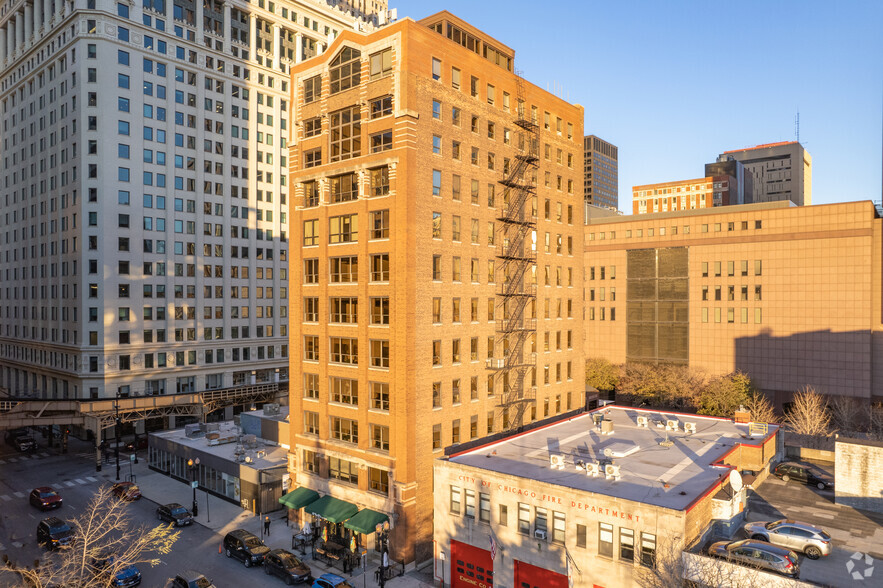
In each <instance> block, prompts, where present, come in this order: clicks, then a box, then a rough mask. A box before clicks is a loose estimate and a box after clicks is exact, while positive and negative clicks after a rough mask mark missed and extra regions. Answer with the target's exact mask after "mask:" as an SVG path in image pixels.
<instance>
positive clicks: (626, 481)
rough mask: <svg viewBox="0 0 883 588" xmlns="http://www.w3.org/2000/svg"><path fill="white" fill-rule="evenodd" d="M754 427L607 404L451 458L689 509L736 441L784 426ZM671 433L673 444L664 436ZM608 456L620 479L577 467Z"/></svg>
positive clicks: (721, 469)
mask: <svg viewBox="0 0 883 588" xmlns="http://www.w3.org/2000/svg"><path fill="white" fill-rule="evenodd" d="M597 414H603V415H604V418H605V420H609V421H612V423H613V432H612V433H610V434H602V433H601V430H600V428H599V427H597V426H595V424H594V422H593V415H597ZM639 416H646V417H648V421H649V426H648V427H646V428H645V427H639V426H638V424H637V422H638V417H639ZM669 420H671V421H677V422H678V430H677V431H674V430H672V431H666V429H665V422H666V421H669ZM688 422H689V423H695V425H696V432H695V433H692V434H687V433H686V432H685V431H684V423H688ZM658 424H661V425H662V426H661V427H660V426H658ZM748 429H749V427H748V425H747V424H736V423H734V422H733V421H731V420H728V419H719V418H713V417H704V416H700V415H686V414H681V413H670V412H660V411H653V410H643V409H634V408H626V407H617V406H607V407H604V408H600V409H597V410H594V411H592V412H589V413H585V414H581V415H578V416H576V417H572V418H570V419H567V420H564V421H560V422H557V423H553V424H551V425H547V426H544V427H541V428H538V429H536V430H534V431H529V432H526V433H523V434H520V435H514V436H512V437H508V438H505V439H502V440H500V441H496V442H494V443H490V444H488V445H483V446H481V447H478V448H475V449H471V450H468V451H464V452H462V453H455V454H453V455H451V456H450V457H449V458H448V460H449V461H450V462H451V463H457V464H463V465H467V466H473V467H476V468H481V469H483V470H488V471H492V472H497V473H499V474H506V475H510V476H517V477H520V478H527V479H531V480H538V481H542V482H547V483H550V484H555V485H558V486H564V487H566V488H572V489H574V490H581V491H585V492H592V493H596V494H603V495H608V496H614V497H617V498H622V499H626V500H632V501H635V502H641V503H645V504H651V505H655V506H659V507H663V508H670V509H675V510H685V509H687V508H688V507H689V506H690V505H691V504H692V503H693V502H694V501H696V500H697V499H698V498H700V497H701V496H702V495H704V494H705V493H706V492H708V491H709V490H711V489H712V488H713V487H714V486H715V484H717V482H718V480H719V479H720V477H721V476H726V475H728V474H729V472H730V468H729V467H726V466H722V465H715V462H717V461H718V460H720V459H721V458H722V457H723V456H724V455H726V454H727V453H729V452H730V451H731V450H732V449H733V448H734V447H736V446H738V445H760V444H761V443H762V442H763V441H764V439H765V438H768V437H769V436H770V435H772V434H774V433H775V432H776V430H777V429H778V427H776V425H769V430H768V432H767V435H766V436H765V437H760V436H756V437H749V435H748V433H749V431H748ZM666 439H668V440H669V441H671V444H670V445H669V444H667V443H664V442H665V441H666ZM605 450H606V455H605ZM553 454H554V455H563V456H564V469H557V468H553V467H552V465H551V456H552V455H553ZM617 456H621V457H617ZM604 460H606V461H607V462H610V461H611V460H612V463H613V464H615V465H618V466H620V474H621V476H620V477H619V478H618V479H616V480H613V479H610V480H608V479H607V478H606V477H605V475H604V473H603V467H602V473H601V474H600V475H598V476H590V475H588V474H587V473H586V470H585V469H583V468H582V467H578V466H577V464H578V463H586V462H599V461H604ZM665 484H667V485H668V487H667V488H666V487H665Z"/></svg>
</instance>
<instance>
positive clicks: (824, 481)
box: [773, 461, 834, 490]
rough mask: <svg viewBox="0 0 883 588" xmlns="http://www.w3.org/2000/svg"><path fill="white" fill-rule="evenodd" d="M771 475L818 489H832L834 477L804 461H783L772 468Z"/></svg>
mask: <svg viewBox="0 0 883 588" xmlns="http://www.w3.org/2000/svg"><path fill="white" fill-rule="evenodd" d="M773 475H775V476H776V477H778V478H782V480H784V481H785V482H790V481H791V480H794V481H795V482H800V483H802V484H806V485H807V486H815V487H816V488H818V489H819V490H833V489H834V478H832V477H831V476H829V475H828V474H826V473H825V472H823V471H822V470H820V469H819V468H817V467H814V466H811V465H809V464H806V463H800V462H796V461H783V462H782V463H780V464H779V465H777V466H776V469H775V470H773Z"/></svg>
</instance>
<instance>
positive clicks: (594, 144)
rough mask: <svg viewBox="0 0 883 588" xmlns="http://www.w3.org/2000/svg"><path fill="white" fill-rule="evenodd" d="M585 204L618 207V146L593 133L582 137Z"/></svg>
mask: <svg viewBox="0 0 883 588" xmlns="http://www.w3.org/2000/svg"><path fill="white" fill-rule="evenodd" d="M583 150H584V156H585V161H584V162H583V168H584V171H585V179H584V182H585V183H584V185H583V190H584V197H585V200H586V204H593V205H595V206H602V207H606V208H612V209H614V210H616V209H617V208H618V207H619V148H618V147H617V146H616V145H612V144H610V143H608V142H607V141H605V140H603V139H599V138H598V137H596V136H595V135H586V136H585V137H584V138H583Z"/></svg>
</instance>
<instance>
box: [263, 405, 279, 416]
mask: <svg viewBox="0 0 883 588" xmlns="http://www.w3.org/2000/svg"><path fill="white" fill-rule="evenodd" d="M277 414H279V404H278V403H276V402H268V403H266V404H265V405H264V415H266V416H272V415H277Z"/></svg>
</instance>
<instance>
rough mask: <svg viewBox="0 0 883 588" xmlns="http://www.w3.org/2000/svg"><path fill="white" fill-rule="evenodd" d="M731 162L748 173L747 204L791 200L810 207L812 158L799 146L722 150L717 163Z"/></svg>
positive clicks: (763, 146)
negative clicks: (750, 189)
mask: <svg viewBox="0 0 883 588" xmlns="http://www.w3.org/2000/svg"><path fill="white" fill-rule="evenodd" d="M730 159H734V160H736V161H738V162H740V163H742V164H743V165H744V166H745V168H746V170H747V171H749V172H751V175H752V177H753V179H754V195H753V197H752V199H751V200H750V201H749V202H774V201H777V200H790V201H791V202H793V203H794V204H797V205H798V206H803V205H807V206H808V205H810V204H812V157H811V156H810V154H809V152H808V151H807V150H806V149H804V148H803V146H802V145H801V144H800V143H798V142H796V141H783V142H781V143H767V144H764V145H757V146H756V147H746V148H745V149H735V150H733V151H724V152H723V153H721V154H720V155H719V156H718V158H717V161H718V162H726V161H727V160H730ZM706 175H708V172H707V171H706ZM746 197H747V194H746Z"/></svg>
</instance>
